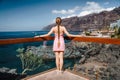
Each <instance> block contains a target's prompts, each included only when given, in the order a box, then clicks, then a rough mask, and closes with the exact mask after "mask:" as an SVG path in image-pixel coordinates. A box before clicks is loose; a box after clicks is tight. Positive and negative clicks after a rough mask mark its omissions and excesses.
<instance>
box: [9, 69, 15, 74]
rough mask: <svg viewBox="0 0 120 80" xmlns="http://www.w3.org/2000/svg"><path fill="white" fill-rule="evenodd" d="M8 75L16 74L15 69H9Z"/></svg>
mask: <svg viewBox="0 0 120 80" xmlns="http://www.w3.org/2000/svg"><path fill="white" fill-rule="evenodd" d="M8 73H11V74H17V73H16V69H11V70H9V71H8Z"/></svg>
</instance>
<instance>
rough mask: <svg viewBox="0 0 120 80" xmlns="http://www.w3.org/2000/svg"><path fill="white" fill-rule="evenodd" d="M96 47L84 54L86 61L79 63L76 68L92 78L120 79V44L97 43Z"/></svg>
mask: <svg viewBox="0 0 120 80" xmlns="http://www.w3.org/2000/svg"><path fill="white" fill-rule="evenodd" d="M93 46H94V45H93ZM96 47H97V49H93V50H92V51H90V52H89V53H87V54H85V55H84V56H85V57H86V59H85V61H84V63H78V64H77V65H76V67H75V69H74V70H76V71H77V72H80V73H84V74H85V75H88V76H89V77H90V78H91V80H96V79H98V80H119V79H120V75H119V74H120V67H119V66H120V45H112V44H97V46H96ZM81 59H82V58H81ZM81 59H80V61H81ZM80 61H79V62H80Z"/></svg>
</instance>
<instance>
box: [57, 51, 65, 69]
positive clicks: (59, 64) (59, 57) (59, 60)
mask: <svg viewBox="0 0 120 80" xmlns="http://www.w3.org/2000/svg"><path fill="white" fill-rule="evenodd" d="M55 56H56V67H57V70H60V71H62V68H63V52H55Z"/></svg>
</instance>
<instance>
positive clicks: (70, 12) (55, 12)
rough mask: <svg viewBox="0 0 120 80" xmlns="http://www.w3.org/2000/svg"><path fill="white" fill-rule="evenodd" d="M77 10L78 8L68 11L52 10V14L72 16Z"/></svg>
mask: <svg viewBox="0 0 120 80" xmlns="http://www.w3.org/2000/svg"><path fill="white" fill-rule="evenodd" d="M77 10H79V7H78V6H76V7H74V8H73V9H68V10H64V9H63V10H52V13H54V14H73V13H75V12H76V11H77Z"/></svg>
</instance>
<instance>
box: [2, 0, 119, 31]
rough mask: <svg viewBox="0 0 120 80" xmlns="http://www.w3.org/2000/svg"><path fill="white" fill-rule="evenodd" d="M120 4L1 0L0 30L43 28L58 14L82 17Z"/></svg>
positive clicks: (115, 0) (92, 0) (84, 0)
mask: <svg viewBox="0 0 120 80" xmlns="http://www.w3.org/2000/svg"><path fill="white" fill-rule="evenodd" d="M119 6H120V0H0V32H3V31H40V30H41V29H42V28H43V27H45V26H47V25H49V24H52V23H54V22H55V18H56V17H61V18H62V19H64V18H69V17H73V16H78V17H80V16H85V15H88V14H91V13H99V12H101V11H104V10H106V11H110V10H113V9H114V8H116V7H119Z"/></svg>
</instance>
